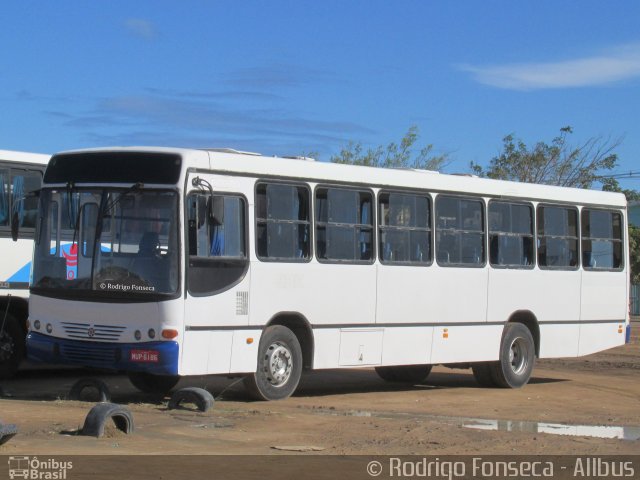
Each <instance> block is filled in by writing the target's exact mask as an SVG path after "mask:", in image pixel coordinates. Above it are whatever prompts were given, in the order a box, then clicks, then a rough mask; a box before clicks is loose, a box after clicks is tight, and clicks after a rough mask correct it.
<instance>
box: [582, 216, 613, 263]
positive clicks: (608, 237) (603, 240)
mask: <svg viewBox="0 0 640 480" xmlns="http://www.w3.org/2000/svg"><path fill="white" fill-rule="evenodd" d="M622 230H623V229H622V215H621V214H620V213H618V212H612V211H607V210H591V209H587V208H584V209H582V265H583V266H584V268H585V270H618V269H621V268H622V258H623V254H622V252H623V248H622Z"/></svg>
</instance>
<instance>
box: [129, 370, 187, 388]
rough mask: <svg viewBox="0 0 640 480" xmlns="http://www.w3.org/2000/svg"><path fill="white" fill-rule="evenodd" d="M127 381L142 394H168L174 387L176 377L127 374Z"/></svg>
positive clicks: (138, 373)
mask: <svg viewBox="0 0 640 480" xmlns="http://www.w3.org/2000/svg"><path fill="white" fill-rule="evenodd" d="M127 375H128V377H129V381H130V382H131V383H132V384H133V386H134V387H136V388H137V389H138V390H140V391H141V392H144V393H168V392H169V391H170V390H171V389H172V388H173V387H175V386H176V384H177V383H178V381H179V380H180V377H179V376H178V375H152V374H150V373H144V372H129V373H128V374H127Z"/></svg>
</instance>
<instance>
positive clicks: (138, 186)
mask: <svg viewBox="0 0 640 480" xmlns="http://www.w3.org/2000/svg"><path fill="white" fill-rule="evenodd" d="M143 188H144V183H142V182H136V183H134V184H133V185H131V186H130V187H129V188H127V189H126V190H125V191H124V192H122V193H121V194H120V195H119V196H118V197H117V198H116V199H115V200H113V201H112V202H111V203H110V204H109V205H107V206H106V207H105V209H104V211H103V212H102V214H103V215H104V214H106V213H108V212H110V211H111V209H112V208H113V207H115V206H116V205H118V203H120V200H121V199H122V198H123V197H126V196H127V195H129V194H130V193H133V192H137V191H138V190H142V189H143Z"/></svg>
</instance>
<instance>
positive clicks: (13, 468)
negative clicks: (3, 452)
mask: <svg viewBox="0 0 640 480" xmlns="http://www.w3.org/2000/svg"><path fill="white" fill-rule="evenodd" d="M8 463H9V478H10V479H11V480H13V479H14V478H24V479H29V480H31V479H32V480H66V479H67V478H68V477H67V471H68V470H71V469H72V468H73V462H64V461H60V460H56V459H55V458H47V459H46V460H39V459H38V457H9V462H8Z"/></svg>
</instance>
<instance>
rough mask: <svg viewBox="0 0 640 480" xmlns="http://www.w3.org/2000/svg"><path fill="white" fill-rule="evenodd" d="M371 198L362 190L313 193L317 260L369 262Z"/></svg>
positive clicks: (371, 253)
mask: <svg viewBox="0 0 640 480" xmlns="http://www.w3.org/2000/svg"><path fill="white" fill-rule="evenodd" d="M372 206H373V195H372V193H371V192H367V191H362V190H350V189H343V188H318V189H317V190H316V255H317V256H318V259H320V260H326V261H336V262H356V263H363V262H366V263H370V262H372V261H373V209H372Z"/></svg>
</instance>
